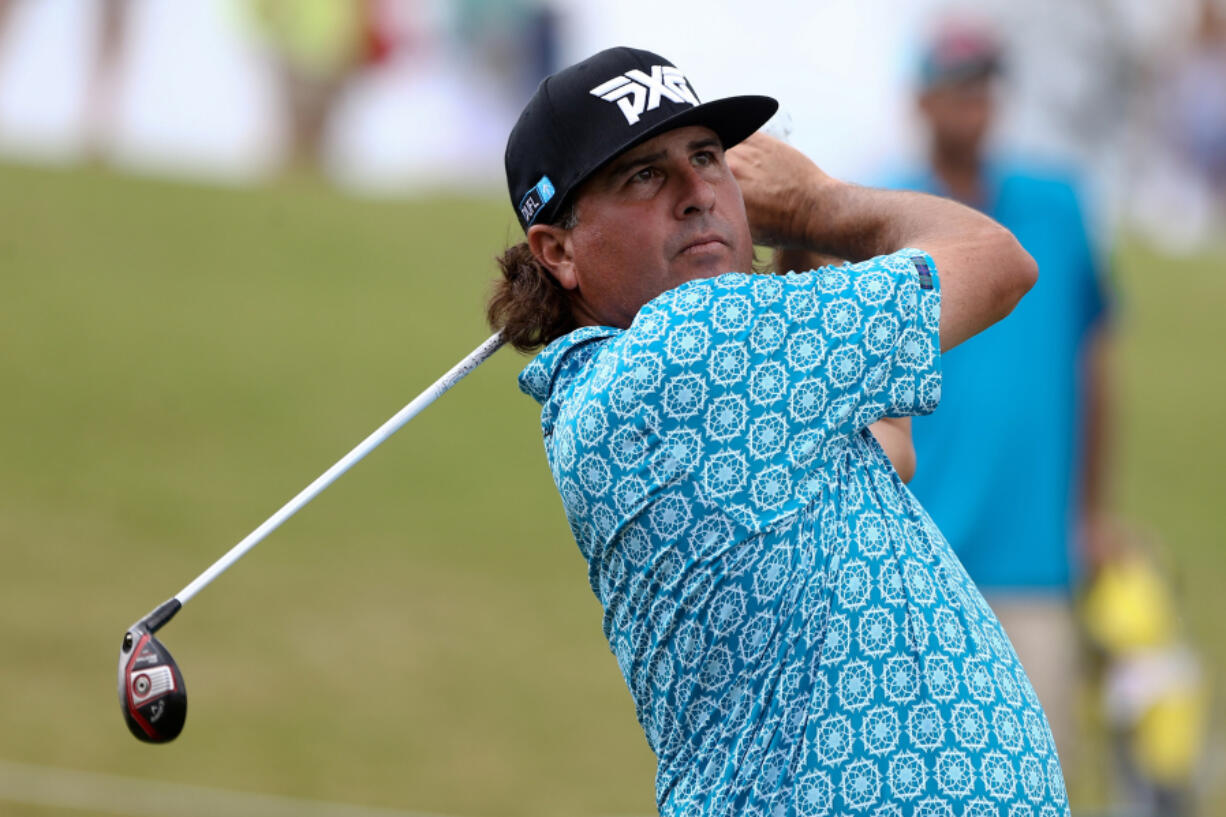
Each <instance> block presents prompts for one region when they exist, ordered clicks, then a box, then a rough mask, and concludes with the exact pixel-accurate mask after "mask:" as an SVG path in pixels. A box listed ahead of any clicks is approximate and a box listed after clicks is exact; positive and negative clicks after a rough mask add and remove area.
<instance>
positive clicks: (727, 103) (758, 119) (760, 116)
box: [559, 95, 779, 212]
mask: <svg viewBox="0 0 1226 817" xmlns="http://www.w3.org/2000/svg"><path fill="white" fill-rule="evenodd" d="M777 110H779V102H778V101H777V100H775V99H773V98H772V97H769V96H754V95H746V96H729V97H724V98H723V99H713V100H711V101H710V102H704V103H702V104H701V105H697V106H695V107H693V108H687V109H685V110H684V111H681V112H679V113H678V114H677V115H676V116H671V117H669V118H668V119H665V120H663V121H662V122H657V123H656V124H654V125H652V126H651V127H650V128H648V129H647V130H645V131H642V132H641V133H636V134H634V136H633V138H631V139H628V140H626V143H625V144H623V145H621V146H619V147H618V148H617V149H616V150H615V151H613V153H612V155H610V156H609V158H607V159H605V160H604V161H602V162H600V163H599V164H597V165H594V166H593V167H590V168H588V169H586V170H584V171H583V172H582V173H580V174H579V175H578V177H577V178H576V179H575V180H574V182H572V183H571V185H570V190H569V191H568V193H567V195H566V198H567V199H570V198H572V197H573V196H574V195H575V193H576V192H577V191H578V189H579V187H580V186H582V184H583V183H584V182H585V181H587V180H588V179H589V178H591V176H592V174H594V173H595V172H596V171H598V170H600V168H602V167H604V166H605V165H607V164H608V163H609V162H611V161H613V160H614V159H616V158H617V157H618V156H620V155H621V154H623V153H625V152H626V151H627V150H629V149H630V148H632V147H634V146H635V145H640V144H642V143H643V142H646V141H647V140H648V139H651V138H652V137H655V136H659V135H660V134H661V133H665V132H667V131H670V130H676V129H677V128H684V127H688V126H690V125H704V126H706V127H708V128H710V129H711V130H713V131H715V133H716V135H717V136H719V141H720V143H721V144H723V146H724V149H725V150H727V149H728V148H730V147H732V146H733V145H736V144H739V143H740V142H743V141H745V140H746V139H748V138H749V137H750V136H751V135H753V133H754V132H755V131H757V130H758V128H760V127H762V126H763V125H765V124H766V123H767V121H768V120H769V119H770V118H771V117H772V116H774V115H775V111H777ZM566 204H567V202H566V201H565V200H563V201H562V202H560V205H559V212H561V208H562V207H565V206H566Z"/></svg>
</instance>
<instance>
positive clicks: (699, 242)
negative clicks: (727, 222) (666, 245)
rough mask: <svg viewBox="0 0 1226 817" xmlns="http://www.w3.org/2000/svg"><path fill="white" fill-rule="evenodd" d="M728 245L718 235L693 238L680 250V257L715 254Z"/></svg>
mask: <svg viewBox="0 0 1226 817" xmlns="http://www.w3.org/2000/svg"><path fill="white" fill-rule="evenodd" d="M727 246H728V244H727V242H726V241H724V240H723V239H722V238H720V237H719V236H718V235H702V236H699V237H697V238H695V239H694V240H693V241H690V242H689V243H687V244H686V245H685V246H684V247H682V248H681V253H680V254H681V255H700V254H702V253H707V252H716V251H719V250H722V249H724V248H725V247H727Z"/></svg>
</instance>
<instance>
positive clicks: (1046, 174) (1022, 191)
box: [991, 156, 1085, 204]
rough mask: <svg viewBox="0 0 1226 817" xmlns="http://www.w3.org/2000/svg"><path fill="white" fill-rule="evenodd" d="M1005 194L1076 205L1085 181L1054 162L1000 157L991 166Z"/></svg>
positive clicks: (1065, 165) (1021, 157)
mask: <svg viewBox="0 0 1226 817" xmlns="http://www.w3.org/2000/svg"><path fill="white" fill-rule="evenodd" d="M991 171H992V173H993V174H994V175H995V176H996V179H997V183H998V184H999V185H1000V187H1001V190H1002V192H1005V193H1008V194H1011V195H1014V196H1019V197H1023V196H1024V197H1027V198H1031V199H1041V200H1047V201H1063V202H1067V203H1070V204H1076V203H1077V202H1078V200H1079V199H1080V198H1082V187H1083V185H1084V184H1085V181H1084V179H1083V177H1082V175H1081V174H1079V173H1078V172H1077V170H1076V169H1075V168H1073V167H1071V166H1069V165H1067V164H1064V163H1061V162H1059V161H1056V160H1051V159H1037V158H1031V157H1024V156H1013V157H998V158H996V159H994V160H993V162H992V164H991Z"/></svg>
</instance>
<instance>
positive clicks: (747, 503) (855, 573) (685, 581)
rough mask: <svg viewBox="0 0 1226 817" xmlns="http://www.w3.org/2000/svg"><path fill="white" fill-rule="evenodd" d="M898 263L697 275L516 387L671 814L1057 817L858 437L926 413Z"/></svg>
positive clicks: (997, 686) (1024, 691)
mask: <svg viewBox="0 0 1226 817" xmlns="http://www.w3.org/2000/svg"><path fill="white" fill-rule="evenodd" d="M939 310H940V297H939V282H938V276H937V274H936V269H935V267H934V265H933V264H932V261H931V259H930V258H928V257H927V256H926V255H925V254H923V253H921V252H918V251H915V250H906V251H903V252H900V253H896V254H894V255H890V256H883V257H881V258H877V259H873V260H872V261H868V262H865V263H863V264H857V265H852V266H844V267H841V268H824V269H822V270H819V271H813V272H808V273H802V274H789V275H786V276H774V275H741V274H735V273H732V274H727V275H722V276H720V277H718V278H713V279H708V280H699V281H691V282H689V283H687V284H684V285H682V286H680V287H678V288H676V289H674V290H671V291H669V292H666V293H664V294H663V295H661V296H659V297H658V298H656V299H654V300H652V301H651V302H650V303H648V304H646V305H645V306H644V307H643V308H642V310H641V311H640V312H639V314H638V316H637V317H636V318H635V321H634V323H633V324H632V325H631V327H630V328H629V329H627V330H625V331H622V330H618V329H612V328H608V327H587V328H583V329H580V330H577V331H575V332H572V333H571V334H570V335H568V336H566V337H565V338H561V339H559V340H557V341H555V342H554V343H552V344H550V346H549V347H547V348H546V349H545V350H544V351H543V352H542V353H541V354H540V355H538V356H537V358H536V359H535V360H533V361H532V362H531V363H530V364H529V365H528V367H527V368H526V369H525V370H524V371H523V373H522V374H521V375H520V385H521V388H523V389H524V391H526V392H527V393H529V394H531V395H532V396H533V397H535V398H536V399H537V400H538V401H540V402H541V403H542V406H543V408H542V413H541V423H542V431H543V433H544V437H545V448H546V452H547V454H548V458H549V465H550V468H551V469H552V471H553V475H554V479H555V482H556V483H557V486H558V490H559V492H560V493H561V496H562V501H563V505H564V507H565V509H566V514H567V517H568V519H569V521H570V524H571V528H572V530H573V532H574V535H575V539H576V541H577V542H578V545H579V548H580V550H581V551H582V553H583V555H584V557H585V558H586V559H587V561H588V565H589V577H590V580H591V584H592V588H593V590H594V591H595V593H596V596H597V597H598V598H599V600H600V602H601V604H602V605H603V607H604V631H605V635H606V636H607V638H608V639H609V644H610V646H611V648H612V650H613V653H614V654H615V655H616V657H617V661H618V664H619V666H620V667H621V670H622V673H623V675H624V676H625V679H626V683H627V685H628V686H629V688H630V691H631V693H632V695H633V697H634V702H635V707H636V711H637V714H638V718H639V722H640V723H641V724H642V726H643V729H644V731H645V732H646V735H647V740H648V742H649V743H650V745H651V748H652V750H653V751H654V752H655V753H656V756H657V758H658V761H659V766H658V771H657V776H656V798H657V802H658V804H659V808H660V813H661V814H664V815H686V816H687V817H690V816H691V815H738V817H739V816H740V815H748V817H820V816H821V815H828V814H829V815H835V814H864V815H874V816H875V817H887V815H903V814H915V815H926V816H927V817H946V816H948V817H954V816H955V815H958V817H972V815H975V816H978V815H998V816H999V817H1022V816H1023V815H1027V817H1039V816H1040V815H1042V816H1043V817H1056V816H1057V815H1061V814H1066V813H1067V808H1066V806H1065V795H1064V783H1063V777H1062V775H1061V771H1060V764H1059V762H1058V760H1057V759H1056V753H1055V749H1054V747H1053V745H1052V741H1051V735H1050V732H1049V730H1048V728H1047V723H1046V721H1045V720H1044V717H1043V714H1042V711H1041V710H1040V708H1039V705H1038V702H1037V700H1036V699H1035V696H1034V693H1033V691H1032V690H1031V687H1030V684H1029V682H1028V681H1027V680H1026V677H1025V675H1024V674H1023V672H1022V669H1021V666H1020V665H1019V664H1018V661H1017V658H1016V656H1015V655H1014V653H1013V649H1012V647H1011V646H1010V645H1009V642H1008V640H1007V639H1006V638H1005V636H1004V634H1003V632H1002V631H1001V629H1000V626H999V625H998V624H997V622H996V620H995V618H994V617H993V615H992V613H991V611H990V610H989V609H988V607H987V606H986V604H985V603H984V602H983V599H982V597H981V596H980V595H979V594H978V592H977V591H976V590H975V588H974V585H973V584H971V582H970V580H969V579H968V578H967V576H966V573H965V571H963V569H962V567H961V565H960V564H959V562H958V561H957V559H956V557H955V556H954V555H953V553H952V551H951V550H950V548H949V545H948V543H947V542H946V541H945V539H944V538H943V537H942V536H941V534H940V533H939V532H938V531H937V530H936V528H935V527H934V525H933V524H932V522H931V520H930V519H929V518H928V516H927V515H926V514H925V513H924V511H923V510H922V509H921V508H920V506H919V505H918V504H917V503H916V502H915V500H914V498H913V497H912V496H911V494H910V493H909V492H908V491H907V489H906V487H905V486H904V485H903V484H902V483H901V482H900V481H899V479H898V477H897V475H896V474H895V472H894V470H893V468H892V467H891V466H890V463H889V460H888V459H887V458H886V456H885V454H884V452H883V451H882V449H881V447H880V446H879V445H878V444H877V442H876V440H875V439H874V438H873V437H872V435H871V434H870V433H869V432H868V431H867V430H866V427H867V426H868V425H869V424H870V423H872V422H874V421H875V420H877V419H879V418H881V417H884V416H902V415H911V414H917V413H922V412H927V411H931V410H932V409H933V408H934V407H935V406H936V404H937V401H938V400H939V399H940V368H939V366H940V362H939V361H940V354H939V351H938V350H939V344H938V335H937V324H938V317H939Z"/></svg>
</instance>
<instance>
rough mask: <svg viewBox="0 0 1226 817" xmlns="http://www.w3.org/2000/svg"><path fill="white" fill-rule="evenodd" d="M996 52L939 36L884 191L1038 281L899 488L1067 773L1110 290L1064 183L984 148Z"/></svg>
mask: <svg viewBox="0 0 1226 817" xmlns="http://www.w3.org/2000/svg"><path fill="white" fill-rule="evenodd" d="M1002 56H1003V55H1002V50H1001V47H1000V46H999V44H998V42H997V41H996V39H995V37H994V35H993V33H992V31H991V30H990V29H989V28H987V27H985V25H984V24H983V23H976V22H970V21H965V20H950V21H946V22H944V23H942V24H941V25H940V26H939V27H938V29H937V32H936V35H935V36H934V37H933V38H932V40H931V42H929V43H928V44H927V47H926V49H925V55H924V58H923V60H922V63H921V69H920V92H919V98H918V102H919V108H920V112H921V114H922V116H923V121H924V122H925V124H926V125H927V129H928V134H929V137H930V139H929V157H928V167H927V168H925V169H923V170H921V171H919V172H915V173H908V174H905V175H904V177H903V178H901V179H899V180H897V181H896V183H895V184H894V185H892V186H897V187H902V188H906V189H911V190H923V191H926V192H931V193H936V194H939V195H946V196H951V197H953V198H955V199H957V200H959V201H961V202H963V203H965V204H967V205H970V206H972V207H975V208H977V209H979V210H982V211H983V212H985V213H987V214H988V215H990V216H991V217H992V218H994V219H996V220H998V221H999V222H1000V223H1001V224H1003V225H1004V226H1006V227H1008V228H1009V229H1010V230H1011V231H1012V232H1013V233H1014V235H1015V236H1017V239H1018V241H1020V242H1021V244H1022V246H1024V247H1025V248H1026V249H1027V251H1029V252H1030V254H1031V255H1032V256H1033V257H1034V259H1035V260H1036V261H1037V262H1038V264H1039V269H1041V270H1042V271H1043V276H1042V280H1041V282H1040V283H1039V284H1038V285H1037V286H1036V287H1035V288H1034V290H1033V291H1032V292H1031V293H1030V294H1029V295H1028V296H1027V297H1026V299H1025V300H1024V301H1023V302H1022V304H1021V305H1020V306H1019V307H1018V309H1017V311H1016V312H1014V314H1013V315H1012V316H1010V318H1009V320H1008V321H1004V322H1002V323H1000V324H998V325H996V326H993V327H992V328H991V329H989V330H988V331H986V332H984V333H983V334H981V335H978V336H977V337H975V338H974V339H973V340H972V341H971V342H969V343H967V344H965V345H964V346H962V347H959V348H958V349H957V350H956V351H955V352H953V353H952V354H951V355H949V356H948V357H947V358H946V359H945V360H944V364H943V365H944V382H943V389H942V400H941V408H940V410H939V411H937V412H935V413H933V414H932V415H931V416H929V417H923V418H919V419H917V420H915V422H914V428H913V435H914V442H915V450H916V457H917V460H918V463H919V465H918V467H917V470H916V474H915V478H914V479H913V480H912V481H911V483H910V488H911V490H912V491H913V492H914V493H915V496H916V497H917V498H918V499H919V500H920V502H921V503H922V504H923V506H924V507H925V508H926V509H927V510H928V511H929V512H930V513H931V514H932V518H933V520H934V521H935V522H936V523H937V525H938V527H940V529H941V531H942V532H944V533H945V535H946V536H947V537H948V538H949V541H950V542H951V543H952V544H953V546H954V549H955V550H956V552H957V553H958V556H959V557H960V558H961V560H962V563H963V564H964V565H965V566H966V570H967V572H968V573H969V574H970V576H971V578H972V579H974V580H975V583H976V585H978V587H979V589H980V590H981V591H982V592H983V594H984V596H985V597H986V598H987V600H988V602H989V603H990V604H991V606H992V609H993V610H994V611H995V612H996V615H997V616H998V617H999V619H1000V622H1001V624H1002V625H1003V626H1004V628H1005V631H1006V632H1007V633H1008V634H1009V638H1010V639H1011V640H1012V642H1013V645H1014V647H1015V648H1016V650H1017V653H1018V656H1019V657H1020V658H1021V660H1022V664H1023V665H1024V666H1025V668H1026V672H1027V675H1028V676H1029V677H1030V679H1031V682H1032V683H1033V684H1034V687H1035V690H1036V691H1037V692H1038V695H1039V700H1040V701H1042V702H1043V708H1044V711H1045V712H1046V713H1047V717H1048V720H1049V722H1050V724H1051V728H1052V732H1053V734H1054V736H1055V739H1056V745H1057V746H1058V747H1059V749H1060V757H1061V760H1062V761H1063V765H1064V768H1065V771H1066V773H1067V772H1070V767H1071V766H1075V760H1076V756H1077V754H1078V752H1077V747H1076V741H1075V737H1076V733H1077V724H1076V721H1077V718H1076V715H1075V704H1076V701H1077V696H1078V694H1079V691H1080V689H1079V686H1080V681H1081V676H1080V673H1079V667H1080V666H1082V664H1083V662H1082V661H1080V660H1079V658H1080V645H1079V643H1078V627H1077V624H1076V621H1075V618H1074V612H1073V605H1072V591H1073V588H1074V586H1075V583H1076V582H1077V581H1078V579H1079V577H1080V574H1081V573H1082V568H1083V567H1093V563H1094V562H1095V561H1097V560H1100V559H1102V558H1104V557H1105V555H1106V552H1107V551H1109V550H1110V539H1111V537H1110V534H1109V533H1108V526H1107V525H1106V524H1105V523H1104V522H1103V521H1102V520H1103V519H1105V518H1106V514H1105V512H1104V511H1103V510H1102V506H1103V505H1104V496H1103V494H1104V487H1103V484H1102V483H1103V480H1104V477H1103V472H1104V470H1105V469H1104V468H1103V459H1104V456H1103V455H1104V452H1103V447H1104V443H1103V440H1102V435H1103V427H1104V422H1103V413H1104V411H1103V406H1104V404H1105V399H1104V394H1103V392H1104V389H1105V379H1106V378H1105V371H1104V369H1105V367H1104V354H1105V340H1106V338H1105V334H1106V333H1105V331H1104V324H1105V321H1104V312H1105V310H1104V302H1105V295H1104V291H1103V287H1102V284H1101V281H1100V276H1099V273H1098V264H1097V263H1096V259H1095V253H1094V251H1093V249H1092V248H1091V244H1090V240H1089V238H1088V236H1087V228H1086V225H1085V221H1084V219H1083V217H1082V210H1081V206H1080V203H1079V201H1078V196H1077V194H1076V193H1075V192H1074V188H1073V186H1072V185H1071V184H1070V183H1069V181H1067V180H1066V179H1064V178H1062V177H1060V176H1058V175H1055V174H1053V173H1052V172H1050V171H1049V170H1045V169H1042V168H1038V167H1035V166H1033V165H1032V164H1027V163H1025V162H1019V161H1016V160H1013V161H1005V160H1003V159H1001V158H1000V157H998V156H991V155H989V154H988V152H987V151H986V140H987V137H988V134H989V131H990V128H991V125H992V121H993V118H994V106H993V90H994V89H993V83H994V81H995V78H996V77H997V76H998V74H999V72H1000V69H1001V64H1002ZM1079 535H1080V536H1082V537H1083V538H1082V539H1081V540H1080V541H1078V536H1079ZM1079 546H1081V549H1082V550H1083V552H1081V553H1079V552H1078V550H1079ZM1069 776H1070V779H1071V777H1072V775H1071V774H1070V775H1069Z"/></svg>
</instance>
